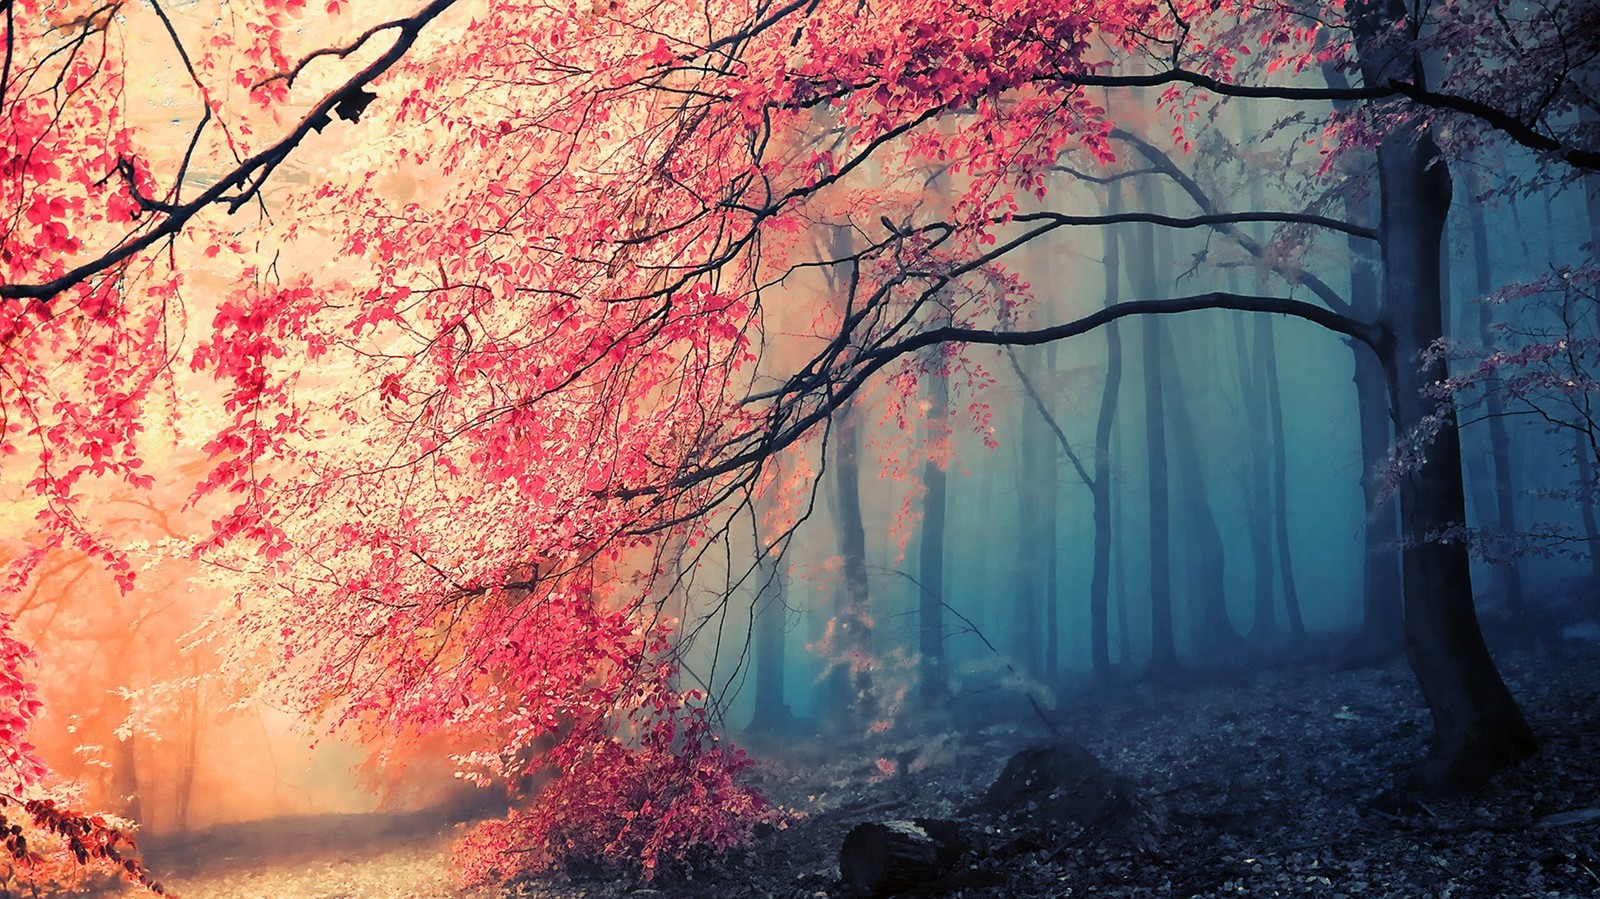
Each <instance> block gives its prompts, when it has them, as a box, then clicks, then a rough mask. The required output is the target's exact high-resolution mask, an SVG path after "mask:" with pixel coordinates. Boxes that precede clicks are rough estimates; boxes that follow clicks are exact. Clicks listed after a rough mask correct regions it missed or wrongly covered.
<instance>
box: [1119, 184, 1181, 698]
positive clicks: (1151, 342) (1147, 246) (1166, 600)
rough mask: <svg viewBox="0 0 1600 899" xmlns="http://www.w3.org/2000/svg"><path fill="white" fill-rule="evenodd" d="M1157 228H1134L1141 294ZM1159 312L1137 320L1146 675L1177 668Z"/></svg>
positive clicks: (1148, 200) (1152, 286) (1148, 286)
mask: <svg viewBox="0 0 1600 899" xmlns="http://www.w3.org/2000/svg"><path fill="white" fill-rule="evenodd" d="M1140 194H1141V201H1142V202H1143V205H1144V206H1145V207H1146V208H1153V206H1154V203H1153V202H1152V200H1153V196H1151V195H1152V194H1153V191H1151V190H1150V189H1149V188H1147V187H1143V186H1141V191H1140ZM1154 258H1155V229H1154V227H1153V226H1151V225H1148V224H1141V225H1136V226H1134V228H1133V253H1132V256H1131V258H1129V259H1128V260H1127V270H1128V280H1129V283H1130V284H1131V285H1132V287H1133V290H1134V293H1135V294H1136V295H1137V296H1138V298H1140V299H1144V298H1148V297H1154V296H1158V295H1159V288H1158V287H1157V285H1156V279H1155V267H1154ZM1161 328H1162V323H1161V321H1160V316H1155V315H1147V316H1145V317H1144V318H1143V319H1142V320H1141V321H1140V322H1139V330H1140V337H1141V342H1142V345H1143V346H1142V349H1143V354H1144V360H1143V361H1144V402H1145V453H1146V459H1147V461H1148V467H1149V488H1150V490H1149V494H1150V496H1149V499H1150V522H1149V526H1150V542H1149V546H1150V669H1149V670H1150V674H1151V675H1152V676H1154V677H1167V676H1170V675H1172V674H1174V673H1175V672H1176V671H1177V670H1178V667H1179V666H1178V649H1177V645H1176V644H1175V643H1174V641H1173V635H1172V632H1173V621H1172V543H1171V521H1170V516H1171V501H1170V498H1169V496H1168V486H1167V424H1166V401H1165V397H1164V396H1163V387H1164V378H1163V376H1162V372H1161Z"/></svg>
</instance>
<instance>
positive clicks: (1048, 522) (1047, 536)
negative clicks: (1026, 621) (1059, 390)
mask: <svg viewBox="0 0 1600 899" xmlns="http://www.w3.org/2000/svg"><path fill="white" fill-rule="evenodd" d="M1056 350H1057V347H1056V345H1055V344H1054V343H1051V344H1049V345H1048V346H1046V347H1045V348H1044V370H1045V376H1046V377H1047V378H1048V379H1049V380H1050V383H1051V384H1054V383H1055V379H1056ZM1059 470H1060V466H1059V465H1056V464H1053V461H1051V462H1048V463H1047V464H1046V466H1045V491H1044V492H1045V496H1046V497H1047V499H1046V500H1045V506H1044V510H1043V511H1044V533H1043V534H1041V535H1040V542H1041V543H1042V544H1043V545H1044V550H1045V557H1044V597H1043V599H1044V670H1043V671H1042V672H1041V673H1043V674H1044V676H1045V677H1046V678H1048V679H1049V680H1051V681H1054V680H1055V679H1056V678H1057V677H1058V676H1059V675H1060V674H1061V549H1060V546H1061V531H1060V528H1061V505H1060V497H1061V487H1060V484H1059V482H1058V479H1057V477H1056V474H1057V472H1058V471H1059Z"/></svg>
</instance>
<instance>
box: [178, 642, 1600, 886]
mask: <svg viewBox="0 0 1600 899" xmlns="http://www.w3.org/2000/svg"><path fill="white" fill-rule="evenodd" d="M1497 658H1498V660H1499V662H1500V664H1501V667H1502V670H1503V672H1504V674H1505V676H1506V679H1507V681H1508V682H1509V683H1510V684H1511V686H1512V689H1513V690H1514V692H1515V693H1516V695H1517V696H1518V698H1519V699H1520V700H1521V702H1522V705H1523V709H1524V711H1525V712H1526V713H1527V715H1528V718H1529V721H1530V723H1531V724H1532V726H1533V728H1534V730H1535V732H1536V734H1537V735H1538V737H1539V740H1540V745H1541V749H1540V751H1539V752H1538V754H1537V755H1536V756H1534V757H1533V758H1532V759H1530V760H1528V761H1527V762H1525V763H1523V764H1521V765H1519V766H1517V767H1516V768H1515V769H1513V770H1511V771H1509V772H1506V773H1504V774H1502V775H1501V776H1499V777H1498V778H1496V780H1495V781H1494V782H1493V783H1492V784H1490V786H1489V787H1487V788H1486V789H1485V790H1483V791H1482V792H1480V793H1478V794H1476V795H1474V796H1469V797H1464V798H1453V799H1417V798H1414V797H1406V796H1403V795H1398V794H1396V793H1395V792H1394V791H1393V790H1392V789H1391V788H1392V786H1393V784H1394V783H1395V782H1396V781H1397V779H1398V777H1399V776H1400V775H1401V774H1402V773H1403V772H1404V770H1405V768H1406V766H1407V765H1408V764H1410V763H1411V762H1413V761H1415V760H1416V759H1417V758H1419V757H1420V756H1421V754H1422V752H1423V750H1424V748H1425V740H1426V736H1427V733H1428V726H1427V712H1426V710H1425V708H1424V707H1423V706H1422V704H1421V699H1420V696H1419V694H1418V691H1417V688H1416V684H1415V681H1414V680H1413V679H1412V678H1411V676H1410V672H1409V670H1408V669H1407V668H1406V667H1405V665H1404V663H1403V662H1400V661H1395V662H1393V663H1391V664H1388V665H1385V666H1382V667H1377V668H1363V669H1356V670H1339V669H1338V668H1337V666H1336V665H1335V664H1334V660H1333V658H1332V657H1331V656H1330V657H1328V658H1325V659H1317V660H1310V661H1308V660H1305V659H1304V658H1302V660H1301V661H1299V662H1297V663H1294V664H1284V663H1282V662H1279V663H1276V664H1274V665H1272V666H1271V667H1264V668H1256V669H1243V668H1241V669H1240V670H1237V671H1232V672H1226V673H1222V672H1211V673H1206V674H1198V675H1195V676H1193V677H1189V678H1186V679H1185V680H1184V681H1183V682H1182V683H1179V684H1162V685H1157V684H1151V683H1145V682H1127V683H1120V684H1113V685H1109V686H1103V687H1098V688H1095V689H1093V690H1086V691H1080V692H1068V693H1067V694H1065V696H1064V698H1063V700H1062V703H1061V708H1060V710H1059V711H1057V712H1055V713H1053V714H1052V715H1051V718H1052V721H1051V722H1050V725H1049V726H1048V727H1047V726H1046V725H1045V723H1044V722H1043V720H1042V719H1040V718H1039V717H1038V716H1035V715H1033V714H1032V713H1031V712H1030V711H1028V710H1027V706H1026V704H1025V703H1021V702H1019V701H1012V702H1009V703H1008V702H1006V701H1002V700H1003V699H1004V697H996V696H990V697H987V698H985V697H977V698H976V699H977V700H980V701H972V702H969V703H968V705H970V706H971V707H972V708H973V709H980V708H981V709H984V710H985V711H983V712H978V711H973V712H971V713H968V714H966V715H964V717H963V718H962V720H961V726H960V727H955V726H952V722H951V721H950V720H943V721H922V722H908V723H907V725H906V726H905V728H904V729H903V730H902V733H903V734H905V735H903V736H895V735H891V736H890V738H889V739H888V740H886V741H884V742H882V743H879V744H877V745H876V747H875V751H870V752H869V751H868V750H867V747H866V744H862V745H860V746H858V747H856V748H854V749H852V748H851V747H849V746H841V744H840V742H839V741H837V740H821V739H814V740H806V739H801V738H798V737H793V736H790V737H787V738H785V739H784V740H783V741H782V742H781V744H780V743H778V742H776V741H775V742H774V743H773V744H772V745H765V744H762V743H759V742H758V743H755V744H754V745H753V746H752V751H753V753H754V754H755V755H756V756H757V757H758V758H762V759H763V764H762V766H761V768H760V770H759V773H758V776H759V778H760V779H761V781H762V786H763V787H764V788H765V789H766V790H767V791H768V792H769V794H770V795H771V796H772V798H773V799H774V800H775V801H777V802H779V803H782V804H784V805H786V806H788V807H789V808H792V809H794V810H795V811H796V812H797V813H798V817H797V818H796V819H795V820H794V821H793V822H792V823H790V824H789V825H788V826H787V827H786V828H784V829H782V830H777V831H774V832H771V833H768V834H765V835H763V836H762V838H761V839H760V840H759V841H758V843H757V844H756V845H755V846H753V847H751V848H750V849H749V850H747V851H744V852H742V853H740V854H738V855H736V856H734V857H733V858H731V859H729V860H727V862H726V863H724V864H722V865H720V866H719V867H718V868H717V869H713V870H704V871H700V872H698V873H697V874H696V875H695V876H694V877H693V878H692V879H684V880H678V881H675V882H664V881H660V880H658V881H657V882H656V883H653V884H650V885H648V886H642V885H639V884H634V883H629V882H625V881H617V880H609V881H608V880H604V879H599V880H579V881H570V880H567V879H566V878H564V877H555V878H551V879H549V880H546V881H536V882H524V883H520V884H516V885H513V886H511V887H507V888H505V889H504V890H503V891H502V890H479V891H461V890H460V889H459V888H458V887H457V886H456V885H455V884H454V883H453V882H452V881H451V879H450V875H449V873H448V870H447V866H446V862H447V856H448V847H449V842H450V839H451V837H452V834H453V833H454V832H456V831H454V830H453V828H452V825H450V824H449V823H448V822H445V821H442V820H441V819H440V818H439V817H438V816H429V815H426V814H418V815H409V816H342V817H338V818H321V819H306V820H301V821H292V820H280V821H276V822H262V823H257V824H251V825H236V826H234V827H233V828H231V829H227V830H222V831H216V832H210V833H208V834H206V835H204V836H202V837H200V838H197V839H195V840H193V841H191V842H190V843H188V844H184V845H177V844H174V845H170V846H165V847H162V850H161V852H160V853H159V855H157V854H152V857H151V863H152V867H154V868H156V869H157V870H158V872H159V873H161V874H163V875H166V874H169V873H175V874H176V876H171V877H166V878H164V879H165V880H166V882H167V883H168V885H169V886H170V887H172V888H173V889H174V890H175V891H177V892H178V893H179V894H180V895H182V896H184V897H188V899H378V897H401V896H404V897H418V899H430V897H438V899H445V897H456V899H494V897H498V896H502V895H503V896H508V897H546V899H568V897H577V896H585V897H596V899H622V897H628V899H679V897H729V899H743V897H751V899H824V897H845V896H850V895H852V894H851V892H850V891H849V890H848V889H847V888H846V887H845V886H844V884H842V883H841V881H840V876H839V869H838V853H839V847H840V845H841V843H842V841H843V839H844V836H845V834H846V832H848V831H849V830H850V828H851V827H853V826H854V825H856V824H858V823H861V822H865V821H884V820H891V819H911V818H925V817H930V818H943V819H954V820H956V821H958V822H959V823H960V824H961V826H962V827H963V828H964V829H965V830H967V831H968V832H969V833H971V834H972V835H973V836H974V837H975V839H974V840H973V845H974V846H975V847H978V848H976V849H975V850H974V851H970V852H968V853H967V854H966V855H965V856H963V858H962V859H961V861H960V862H959V863H958V864H957V865H956V866H955V867H954V868H953V869H951V871H950V873H949V875H948V876H944V877H942V878H940V879H939V880H937V881H936V882H933V883H931V884H928V885H926V886H925V887H924V888H922V889H919V890H912V891H910V892H905V893H902V894H901V895H904V896H935V895H938V896H951V897H1009V899H1028V897H1047V896H1048V897H1066V896H1073V897H1119V896H1127V897H1133V896H1141V897H1142V896H1173V897H1199V896H1206V897H1211V896H1217V897H1222V896H1228V897H1232V896H1248V897H1290V896H1314V897H1328V899H1335V897H1407V899H1412V897H1439V899H1444V897H1450V899H1473V897H1535V896H1536V897H1580V896H1600V649H1597V648H1596V647H1595V646H1594V645H1593V644H1588V643H1580V642H1576V641H1560V640H1555V639H1550V640H1534V639H1531V638H1525V639H1522V640H1519V641H1517V643H1516V644H1515V645H1502V646H1499V647H1497ZM1008 706H1010V708H1009V709H1008V708H1007V707H1008ZM1018 707H1020V709H1021V712H1020V713H1019V712H1018ZM1006 716H1009V718H1008V720H1006V721H1002V720H1001V719H1003V718H1006ZM1058 739H1066V740H1070V741H1073V742H1075V743H1078V744H1080V745H1082V746H1084V747H1086V748H1087V749H1089V750H1090V751H1091V752H1092V753H1093V754H1094V755H1095V756H1096V757H1098V758H1099V759H1100V761H1101V762H1103V763H1104V765H1105V766H1106V767H1107V768H1109V769H1110V770H1111V771H1113V772H1115V773H1116V774H1117V775H1119V776H1120V777H1122V778H1125V779H1126V781H1127V782H1128V783H1129V784H1130V785H1131V789H1130V793H1131V795H1132V797H1133V799H1134V811H1133V812H1132V813H1131V814H1130V815H1128V816H1127V817H1126V818H1125V820H1123V821H1122V822H1121V824H1119V825H1118V826H1116V827H1114V828H1109V829H1106V828H1090V829H1085V828H1082V827H1071V826H1061V825H1047V824H1044V823H1043V822H1040V821H1034V820H1030V818H1029V816H1028V815H1027V814H1022V815H1011V816H1009V817H1001V816H997V815H995V814H992V813H982V812H978V811H975V810H973V806H974V805H975V803H976V801H977V800H979V799H980V798H981V797H982V796H983V794H984V792H985V790H986V789H987V788H988V787H989V785H990V784H991V783H992V782H993V781H994V779H995V777H996V775H997V774H998V773H999V772H1000V770H1001V768H1002V766H1003V765H1004V764H1005V762H1006V760H1007V758H1008V757H1010V756H1011V755H1012V754H1013V753H1014V752H1015V751H1017V750H1019V749H1021V748H1023V747H1025V746H1029V745H1036V744H1042V743H1049V742H1052V741H1055V740H1058ZM780 747H781V748H780ZM891 763H892V764H891ZM885 768H890V769H892V770H893V771H894V773H893V774H892V775H889V774H885Z"/></svg>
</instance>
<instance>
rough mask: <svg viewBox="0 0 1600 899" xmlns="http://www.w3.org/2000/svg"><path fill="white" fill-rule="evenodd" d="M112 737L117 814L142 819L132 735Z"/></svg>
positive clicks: (141, 804) (112, 764)
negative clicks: (123, 737) (124, 737)
mask: <svg viewBox="0 0 1600 899" xmlns="http://www.w3.org/2000/svg"><path fill="white" fill-rule="evenodd" d="M187 723H188V724H189V725H190V727H197V726H198V725H197V724H196V722H195V721H193V720H191V721H189V722H187ZM112 739H114V740H116V742H115V744H113V745H114V746H115V747H116V749H115V755H114V756H113V758H112V761H111V788H112V790H113V791H114V792H115V793H116V809H117V814H119V815H121V816H123V817H125V818H127V819H129V820H130V821H142V820H144V802H143V801H142V799H141V798H140V796H139V759H138V755H137V752H136V750H137V746H136V745H135V743H134V737H133V735H132V734H129V735H128V738H127V739H125V740H118V739H116V738H115V737H113V738H112ZM185 829H187V828H185Z"/></svg>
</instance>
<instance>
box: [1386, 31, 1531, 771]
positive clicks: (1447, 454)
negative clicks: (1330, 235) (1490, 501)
mask: <svg viewBox="0 0 1600 899" xmlns="http://www.w3.org/2000/svg"><path fill="white" fill-rule="evenodd" d="M1354 12H1355V16H1356V21H1355V31H1356V42H1357V51H1358V55H1359V59H1360V63H1361V69H1362V73H1363V76H1364V77H1365V79H1366V81H1367V83H1369V84H1376V83H1381V82H1383V81H1384V80H1385V79H1387V78H1389V77H1390V76H1392V75H1394V74H1396V73H1397V72H1400V71H1403V72H1409V73H1410V74H1412V75H1413V77H1416V78H1417V79H1418V83H1420V79H1421V75H1422V72H1421V66H1420V63H1419V61H1418V60H1417V57H1416V54H1415V53H1414V52H1413V51H1412V50H1411V49H1410V45H1409V44H1408V43H1407V42H1406V41H1405V40H1404V39H1403V37H1404V36H1402V35H1400V34H1397V33H1396V32H1395V31H1394V28H1393V26H1394V25H1396V24H1397V23H1402V22H1405V20H1406V7H1405V4H1404V3H1402V2H1399V0H1368V2H1364V3H1360V4H1357V5H1356V6H1355V7H1354ZM1377 155H1378V177H1379V196H1380V198H1381V200H1382V205H1383V213H1382V223H1381V228H1382V236H1383V239H1382V251H1383V287H1384V296H1385V298H1386V305H1387V307H1388V309H1389V315H1390V318H1391V323H1392V327H1393V333H1394V347H1393V351H1392V352H1391V353H1390V354H1389V358H1388V360H1387V363H1388V365H1389V367H1390V374H1391V377H1392V378H1393V380H1394V383H1395V385H1396V388H1397V396H1396V408H1395V411H1396V419H1397V425H1398V429H1399V431H1400V432H1401V434H1402V435H1405V434H1407V433H1409V432H1410V431H1412V429H1414V428H1417V427H1419V426H1422V425H1423V424H1424V423H1425V421H1427V420H1428V418H1429V416H1431V415H1434V414H1439V415H1440V416H1441V417H1442V419H1443V420H1442V421H1441V422H1440V426H1439V429H1438V433H1437V436H1436V437H1435V438H1434V440H1433V442H1432V444H1431V445H1430V446H1429V448H1428V453H1427V463H1426V464H1425V465H1424V466H1423V467H1422V468H1421V469H1420V470H1418V471H1415V472H1411V473H1409V474H1408V475H1406V476H1405V477H1404V478H1403V479H1402V482H1401V484H1400V491H1399V492H1400V517H1401V540H1402V545H1403V550H1402V553H1401V568H1402V580H1403V583H1404V586H1405V599H1406V604H1405V647H1406V658H1407V660H1408V661H1409V662H1410V663H1411V669H1412V671H1413V672H1414V673H1415V674H1416V677H1417V681H1418V683H1419V684H1420V686H1421V688H1422V694H1423V698H1424V700H1425V701H1426V702H1427V705H1428V709H1429V711H1430V712H1431V713H1432V717H1433V726H1434V733H1433V739H1432V741H1431V743H1430V746H1429V753H1428V757H1427V758H1426V759H1425V760H1424V761H1423V763H1422V764H1421V765H1420V766H1419V767H1418V768H1417V770H1416V771H1415V772H1413V774H1412V776H1411V777H1410V778H1409V780H1408V786H1411V787H1413V788H1419V789H1424V790H1428V791H1435V792H1449V791H1459V790H1464V789H1471V788H1475V787H1477V786H1479V785H1481V784H1482V783H1483V782H1485V781H1486V780H1487V779H1488V778H1489V777H1490V776H1491V775H1493V774H1494V772H1495V771H1497V770H1499V769H1501V768H1503V767H1505V766H1507V765H1510V764H1512V763H1514V762H1516V761H1518V760H1520V759H1522V758H1524V757H1526V756H1527V755H1529V754H1530V753H1532V752H1533V750H1534V748H1535V745H1534V740H1533V733H1532V731H1531V730H1530V729H1529V728H1528V724H1527V722H1526V721H1525V720H1524V719H1523V717H1522V712H1521V710H1520V709H1519V708H1517V704H1516V701H1515V700H1514V699H1513V698H1512V696H1511V691H1510V690H1508V689H1507V688H1506V685H1505V682H1504V681H1503V680H1502V679H1501V677H1500V672H1499V671H1498V670H1497V669H1496V668H1495V665H1494V660H1493V658H1491V657H1490V655H1489V650H1488V647H1487V646H1486V645H1485V643H1484V640H1483V632H1482V630H1481V628H1480V627H1479V624H1478V616H1477V612H1476V609H1475V608H1474V606H1473V601H1472V575H1471V569H1470V566H1469V564H1468V557H1467V550H1466V546H1465V545H1464V544H1462V543H1461V542H1460V541H1448V542H1447V541H1444V540H1441V539H1439V537H1440V535H1441V534H1443V533H1445V532H1447V531H1448V530H1449V529H1451V528H1454V527H1457V526H1459V525H1461V524H1462V523H1463V522H1464V521H1465V519H1466V498H1465V493H1464V490H1463V485H1462V478H1461V444H1460V440H1459V436H1458V434H1457V432H1456V421H1455V416H1454V414H1453V412H1452V411H1451V410H1450V409H1448V408H1446V409H1444V410H1440V409H1438V408H1437V404H1436V403H1435V402H1434V401H1433V400H1432V399H1431V398H1430V397H1429V396H1428V395H1427V393H1426V390H1427V388H1428V386H1429V385H1430V384H1431V383H1433V382H1434V381H1437V380H1439V379H1442V378H1443V377H1445V375H1446V372H1445V370H1444V365H1443V363H1442V360H1439V359H1437V358H1435V359H1434V360H1433V361H1432V362H1431V363H1430V364H1428V365H1426V366H1420V365H1419V362H1420V360H1421V359H1422V358H1423V352H1424V350H1426V349H1428V347H1429V346H1431V345H1432V344H1433V343H1434V341H1436V340H1438V339H1439V338H1440V337H1441V336H1443V333H1444V294H1443V285H1442V284H1441V283H1440V277H1439V271H1440V264H1439V251H1440V244H1441V241H1442V239H1443V236H1444V227H1445V219H1446V216H1447V214H1448V213H1449V209H1450V176H1449V173H1448V171H1447V169H1446V167H1445V165H1444V164H1443V162H1442V160H1441V159H1440V158H1439V150H1438V146H1437V145H1436V144H1435V143H1434V141H1433V138H1432V135H1431V134H1430V133H1428V132H1426V131H1424V132H1423V133H1421V134H1418V135H1412V134H1409V133H1395V134H1391V135H1388V136H1386V137H1385V138H1384V139H1383V140H1382V141H1381V142H1380V144H1379V146H1378V148H1377ZM1402 439H1405V437H1404V436H1402Z"/></svg>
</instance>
